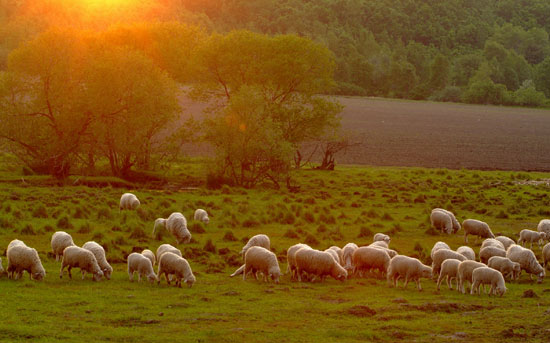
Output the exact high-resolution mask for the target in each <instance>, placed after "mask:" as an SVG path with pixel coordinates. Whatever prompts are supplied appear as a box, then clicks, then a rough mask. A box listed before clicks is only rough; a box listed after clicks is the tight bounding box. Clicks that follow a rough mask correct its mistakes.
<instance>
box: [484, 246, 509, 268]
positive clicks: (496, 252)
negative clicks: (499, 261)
mask: <svg viewBox="0 0 550 343" xmlns="http://www.w3.org/2000/svg"><path fill="white" fill-rule="evenodd" d="M493 256H500V257H506V251H504V250H502V249H500V248H497V247H493V246H489V247H485V248H483V249H481V250H479V262H481V263H483V264H487V262H488V261H489V259H490V258H491V257H493Z"/></svg>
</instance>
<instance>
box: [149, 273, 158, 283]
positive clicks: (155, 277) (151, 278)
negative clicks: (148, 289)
mask: <svg viewBox="0 0 550 343" xmlns="http://www.w3.org/2000/svg"><path fill="white" fill-rule="evenodd" d="M147 280H149V282H150V283H154V282H155V281H156V282H157V283H160V279H159V277H158V276H157V274H155V273H152V274H149V275H147Z"/></svg>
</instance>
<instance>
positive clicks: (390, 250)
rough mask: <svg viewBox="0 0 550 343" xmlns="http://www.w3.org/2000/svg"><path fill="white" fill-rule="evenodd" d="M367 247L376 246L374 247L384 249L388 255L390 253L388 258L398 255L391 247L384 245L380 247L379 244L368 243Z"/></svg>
mask: <svg viewBox="0 0 550 343" xmlns="http://www.w3.org/2000/svg"><path fill="white" fill-rule="evenodd" d="M368 246H369V247H371V248H376V249H380V250H384V251H385V252H387V253H388V255H390V258H394V257H395V256H397V255H399V254H398V253H397V251H395V250H393V249H389V248H384V247H381V246H378V245H372V244H370V245H368Z"/></svg>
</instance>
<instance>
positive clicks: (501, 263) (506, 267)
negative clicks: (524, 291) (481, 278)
mask: <svg viewBox="0 0 550 343" xmlns="http://www.w3.org/2000/svg"><path fill="white" fill-rule="evenodd" d="M487 266H488V267H491V268H493V269H496V270H498V271H500V272H501V273H502V275H503V276H505V277H506V276H510V277H511V279H515V278H517V277H518V276H519V273H520V272H521V266H520V264H519V263H517V262H513V261H512V260H510V259H509V258H507V257H501V256H493V257H491V258H490V259H489V260H488V261H487Z"/></svg>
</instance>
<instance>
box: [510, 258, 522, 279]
mask: <svg viewBox="0 0 550 343" xmlns="http://www.w3.org/2000/svg"><path fill="white" fill-rule="evenodd" d="M512 268H513V269H512V270H513V271H514V280H517V279H519V274H521V265H520V264H519V263H517V262H513V267H512Z"/></svg>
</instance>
